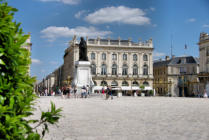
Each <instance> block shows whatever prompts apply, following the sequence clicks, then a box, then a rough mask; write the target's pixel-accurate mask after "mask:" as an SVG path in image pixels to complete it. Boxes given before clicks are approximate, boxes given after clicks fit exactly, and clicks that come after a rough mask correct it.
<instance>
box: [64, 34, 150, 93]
mask: <svg viewBox="0 0 209 140" xmlns="http://www.w3.org/2000/svg"><path fill="white" fill-rule="evenodd" d="M86 43H87V46H88V59H89V61H90V62H91V73H92V76H93V77H92V78H93V81H94V85H95V89H101V88H102V86H107V85H110V86H112V87H113V89H114V88H115V89H118V90H119V89H121V90H122V91H124V94H125V91H126V90H129V91H130V90H132V87H135V88H136V89H139V85H145V87H146V88H147V89H152V84H153V65H152V64H153V62H152V52H153V44H152V39H150V40H148V41H146V42H141V41H139V42H138V43H134V42H132V41H131V40H130V39H129V40H121V39H120V38H119V39H117V40H112V39H110V38H108V39H100V38H97V39H88V38H87V39H86ZM78 44H79V41H78V40H76V38H75V37H74V39H73V40H72V41H71V42H70V47H69V48H67V49H66V50H65V55H64V66H63V70H64V73H63V76H64V77H63V78H64V80H66V78H67V77H68V76H70V77H71V78H73V76H74V71H75V67H74V64H75V61H78V59H79V46H78ZM133 90H134V88H133ZM115 92H117V91H115Z"/></svg>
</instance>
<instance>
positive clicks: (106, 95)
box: [101, 86, 113, 100]
mask: <svg viewBox="0 0 209 140" xmlns="http://www.w3.org/2000/svg"><path fill="white" fill-rule="evenodd" d="M101 92H102V96H103V97H104V98H105V99H106V100H108V99H109V98H110V97H111V99H112V100H113V94H112V89H111V87H110V86H107V89H106V90H105V89H104V88H102V91H101Z"/></svg>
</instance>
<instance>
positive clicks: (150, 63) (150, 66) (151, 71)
mask: <svg viewBox="0 0 209 140" xmlns="http://www.w3.org/2000/svg"><path fill="white" fill-rule="evenodd" d="M149 75H150V76H152V75H153V63H152V53H149Z"/></svg>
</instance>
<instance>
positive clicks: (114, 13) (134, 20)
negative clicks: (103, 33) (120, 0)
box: [85, 6, 150, 25]
mask: <svg viewBox="0 0 209 140" xmlns="http://www.w3.org/2000/svg"><path fill="white" fill-rule="evenodd" d="M145 15H146V13H145V12H144V11H143V10H141V9H139V8H129V7H125V6H119V7H114V6H112V7H106V8H101V9H99V10H97V11H95V12H94V13H90V14H88V15H87V16H86V17H85V20H86V21H88V22H89V23H92V24H102V23H114V22H119V23H124V24H134V25H145V24H150V18H148V17H146V16H145Z"/></svg>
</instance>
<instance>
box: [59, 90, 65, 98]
mask: <svg viewBox="0 0 209 140" xmlns="http://www.w3.org/2000/svg"><path fill="white" fill-rule="evenodd" d="M59 90H60V92H61V93H60V94H61V98H62V99H64V98H65V97H64V87H62V88H61V89H59Z"/></svg>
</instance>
